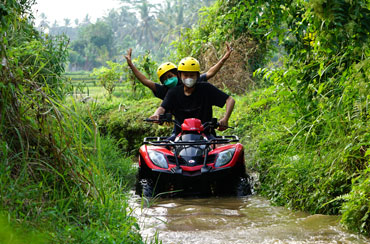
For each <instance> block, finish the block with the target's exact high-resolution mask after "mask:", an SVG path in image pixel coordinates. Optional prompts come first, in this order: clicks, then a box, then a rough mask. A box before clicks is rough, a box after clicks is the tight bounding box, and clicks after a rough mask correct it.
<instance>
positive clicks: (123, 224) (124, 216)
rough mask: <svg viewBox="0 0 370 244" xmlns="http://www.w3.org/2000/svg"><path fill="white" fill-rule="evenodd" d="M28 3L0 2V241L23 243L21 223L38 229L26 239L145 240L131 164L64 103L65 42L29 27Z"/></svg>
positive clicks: (31, 240) (74, 110) (75, 241)
mask: <svg viewBox="0 0 370 244" xmlns="http://www.w3.org/2000/svg"><path fill="white" fill-rule="evenodd" d="M32 4H33V1H15V0H14V1H5V2H3V3H1V5H0V10H1V30H0V39H1V46H0V53H1V67H0V76H1V83H0V94H1V95H0V116H1V117H0V172H1V173H0V211H1V214H0V215H1V216H0V222H1V225H0V242H1V243H20V242H22V241H24V240H25V238H23V235H22V234H21V233H20V232H19V231H13V229H14V228H15V229H18V228H19V224H21V225H24V226H26V229H32V233H36V234H30V235H29V236H28V238H30V239H29V240H27V241H28V242H29V243H40V242H41V241H42V243H46V242H50V243H94V242H98V243H99V242H100V243H101V242H104V243H116V241H118V240H119V241H120V242H123V243H143V241H142V239H141V236H140V234H139V232H138V229H139V226H138V224H137V222H136V220H135V219H134V218H133V217H132V216H131V212H132V210H131V209H130V207H129V206H128V199H127V194H126V193H125V189H126V188H125V187H126V186H129V185H130V184H132V181H133V179H132V178H131V179H130V178H129V176H130V175H133V170H132V167H131V161H129V160H126V161H125V160H124V159H123V158H122V157H121V155H118V154H117V152H118V151H119V150H118V145H116V144H115V143H114V142H113V141H112V140H111V139H110V138H109V137H100V134H99V132H98V130H97V129H96V127H94V125H95V123H94V121H93V120H91V119H90V121H89V123H85V122H84V121H83V120H82V118H81V117H80V112H79V110H78V109H79V107H78V106H77V105H76V104H74V103H73V100H72V105H71V106H65V105H63V103H64V101H65V100H64V95H65V94H66V93H67V92H68V91H69V90H68V89H67V87H66V85H67V84H66V83H65V81H64V80H63V78H62V76H61V75H62V73H63V72H64V65H65V61H66V58H67V50H66V47H67V45H66V39H65V38H64V37H50V36H46V35H43V34H41V33H39V32H38V31H37V30H35V28H34V27H33V26H32V24H31V19H32V15H31V14H30V13H29V10H30V6H31V5H32ZM90 118H92V116H90ZM105 145H109V147H107V146H105ZM112 152H115V153H112ZM108 155H109V156H108ZM108 158H109V160H110V162H111V163H112V164H113V163H115V164H116V167H115V169H114V171H115V172H113V171H112V170H110V171H108V172H107V171H106V169H105V166H104V164H103V162H104V161H103V160H107V159H108ZM118 166H119V167H118ZM117 170H118V172H116V171H117ZM117 173H118V174H125V175H126V176H127V177H126V178H120V179H117V178H115V177H114V176H115V175H117ZM3 216H6V218H4V217H3ZM51 223H52V224H51ZM13 227H14V228H13ZM27 227H28V228H27ZM40 230H41V231H42V232H44V233H45V234H44V235H42V236H43V238H39V237H38V236H39V235H38V234H37V233H38V232H40ZM41 239H42V240H41ZM22 243H23V242H22Z"/></svg>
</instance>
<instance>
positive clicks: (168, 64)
mask: <svg viewBox="0 0 370 244" xmlns="http://www.w3.org/2000/svg"><path fill="white" fill-rule="evenodd" d="M172 69H177V67H176V65H174V64H173V63H171V62H166V63H163V64H161V65H159V67H158V69H157V75H158V78H159V79H161V76H162V75H163V74H164V73H166V72H167V71H170V70H172Z"/></svg>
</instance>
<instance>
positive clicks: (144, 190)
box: [136, 179, 154, 197]
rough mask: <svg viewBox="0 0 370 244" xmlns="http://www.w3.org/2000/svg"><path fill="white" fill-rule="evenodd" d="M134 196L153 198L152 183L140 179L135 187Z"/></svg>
mask: <svg viewBox="0 0 370 244" xmlns="http://www.w3.org/2000/svg"><path fill="white" fill-rule="evenodd" d="M136 194H137V195H139V196H141V195H142V196H144V197H153V194H154V187H153V182H152V181H151V180H148V179H142V180H140V181H139V182H138V184H137V186H136Z"/></svg>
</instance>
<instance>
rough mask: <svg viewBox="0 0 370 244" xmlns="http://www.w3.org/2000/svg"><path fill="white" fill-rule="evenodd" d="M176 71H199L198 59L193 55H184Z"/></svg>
mask: <svg viewBox="0 0 370 244" xmlns="http://www.w3.org/2000/svg"><path fill="white" fill-rule="evenodd" d="M177 70H178V71H189V72H200V65H199V62H198V60H196V59H195V58H193V57H186V58H183V59H181V61H180V63H179V67H178V69H177Z"/></svg>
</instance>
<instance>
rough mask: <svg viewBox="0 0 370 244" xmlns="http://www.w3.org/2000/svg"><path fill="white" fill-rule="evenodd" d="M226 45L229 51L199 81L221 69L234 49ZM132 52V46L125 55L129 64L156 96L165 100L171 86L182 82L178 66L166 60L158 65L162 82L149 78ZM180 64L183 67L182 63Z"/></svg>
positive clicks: (208, 77) (205, 79)
mask: <svg viewBox="0 0 370 244" xmlns="http://www.w3.org/2000/svg"><path fill="white" fill-rule="evenodd" d="M226 47H227V52H226V53H225V55H224V56H223V57H222V58H221V59H220V60H219V61H218V62H217V63H216V64H215V65H214V66H212V67H211V68H210V69H209V70H208V71H207V72H206V73H204V74H202V75H200V76H199V77H198V81H199V82H204V81H207V80H209V79H211V78H212V77H213V76H215V75H216V73H217V72H218V71H219V70H220V69H221V67H222V65H223V64H224V63H225V61H226V60H227V59H228V58H229V56H230V54H231V52H232V51H233V49H232V48H231V47H230V45H229V44H228V43H226ZM131 54H132V49H131V48H130V49H129V50H128V51H127V55H125V58H126V60H127V64H128V66H129V67H130V68H131V70H132V72H133V73H134V75H135V76H136V78H137V79H138V80H139V81H140V82H141V83H142V84H143V85H145V86H146V87H148V88H149V89H151V90H152V91H153V93H154V96H156V97H158V98H160V99H162V100H163V99H164V97H165V96H166V94H167V91H168V89H169V88H171V87H174V86H177V85H180V84H181V82H180V81H179V80H178V75H177V67H176V65H174V64H173V63H171V62H165V63H163V64H161V65H160V66H159V67H158V69H157V75H158V78H159V80H160V82H161V84H158V83H155V82H153V81H151V80H149V79H148V78H147V77H146V76H145V75H144V74H142V73H141V72H140V71H139V70H138V69H137V68H136V67H135V65H134V64H133V63H132V60H131ZM180 64H181V63H180ZM180 66H181V67H182V65H180ZM198 68H199V71H200V67H199V63H198ZM180 69H181V68H180ZM199 71H198V72H199Z"/></svg>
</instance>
